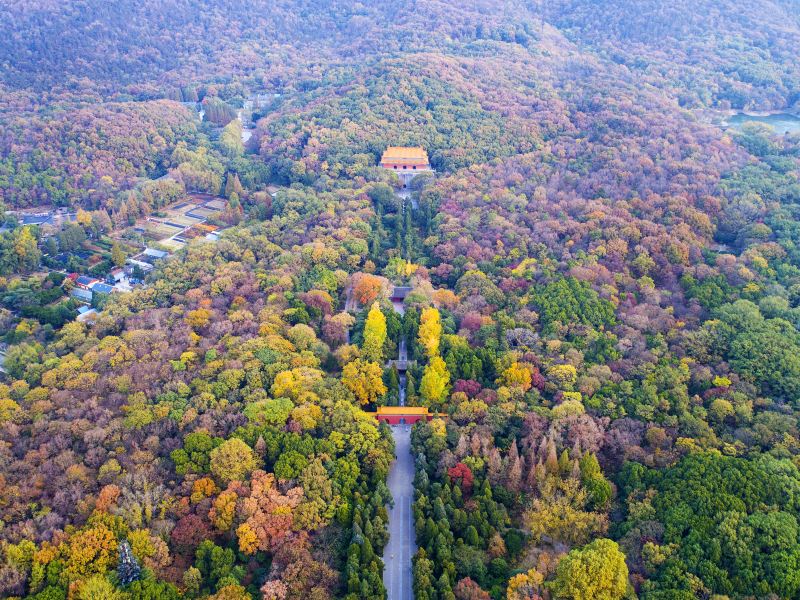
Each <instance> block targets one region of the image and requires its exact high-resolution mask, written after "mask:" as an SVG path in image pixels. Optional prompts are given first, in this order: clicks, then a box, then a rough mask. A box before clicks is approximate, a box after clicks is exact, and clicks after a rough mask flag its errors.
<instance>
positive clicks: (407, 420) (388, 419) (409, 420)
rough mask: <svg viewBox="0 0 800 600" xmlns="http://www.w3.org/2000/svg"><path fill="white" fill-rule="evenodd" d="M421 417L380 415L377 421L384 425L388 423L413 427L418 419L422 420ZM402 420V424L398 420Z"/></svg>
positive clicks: (422, 417)
mask: <svg viewBox="0 0 800 600" xmlns="http://www.w3.org/2000/svg"><path fill="white" fill-rule="evenodd" d="M424 418H425V417H424V416H423V415H408V416H405V417H404V416H403V415H381V416H379V417H378V420H379V421H383V422H384V423H388V424H389V425H403V424H405V425H413V424H414V423H416V422H417V421H419V420H420V419H424ZM401 419H403V423H401V422H400V420H401Z"/></svg>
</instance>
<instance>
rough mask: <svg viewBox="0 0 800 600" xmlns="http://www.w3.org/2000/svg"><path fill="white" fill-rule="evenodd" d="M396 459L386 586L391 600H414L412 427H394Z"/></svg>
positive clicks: (391, 479) (392, 474) (391, 485)
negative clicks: (412, 559)
mask: <svg viewBox="0 0 800 600" xmlns="http://www.w3.org/2000/svg"><path fill="white" fill-rule="evenodd" d="M392 436H393V437H394V443H395V453H396V455H397V458H396V460H395V461H394V463H393V464H392V469H391V471H390V472H389V482H388V483H389V490H391V492H392V498H394V507H393V508H391V509H390V510H389V543H388V544H386V548H385V549H384V552H383V564H384V568H383V584H384V585H385V586H386V591H387V593H388V600H413V598H414V591H413V578H412V574H411V558H412V557H413V556H414V553H415V552H416V551H417V544H416V541H415V537H416V536H415V533H414V517H413V513H412V511H411V504H412V502H413V501H414V461H413V459H412V457H411V427H410V426H408V425H396V426H394V427H392Z"/></svg>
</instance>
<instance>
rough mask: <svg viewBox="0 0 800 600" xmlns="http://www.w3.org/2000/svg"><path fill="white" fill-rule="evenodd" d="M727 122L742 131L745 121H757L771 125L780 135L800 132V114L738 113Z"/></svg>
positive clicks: (727, 119) (728, 118)
mask: <svg viewBox="0 0 800 600" xmlns="http://www.w3.org/2000/svg"><path fill="white" fill-rule="evenodd" d="M725 121H726V124H727V125H728V126H730V127H731V128H733V129H735V130H737V131H741V130H742V127H743V126H744V124H745V123H749V122H756V123H764V124H765V125H769V126H770V127H772V129H773V130H774V131H775V133H776V134H778V135H783V134H785V133H800V116H797V115H790V114H788V113H777V114H770V115H748V114H745V113H737V114H735V115H732V116H730V117H727V118H726V119H725Z"/></svg>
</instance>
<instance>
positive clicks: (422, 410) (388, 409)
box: [378, 406, 428, 415]
mask: <svg viewBox="0 0 800 600" xmlns="http://www.w3.org/2000/svg"><path fill="white" fill-rule="evenodd" d="M378 414H379V415H427V414H428V409H427V408H426V407H424V406H379V407H378Z"/></svg>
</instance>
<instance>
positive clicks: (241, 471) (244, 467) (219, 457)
mask: <svg viewBox="0 0 800 600" xmlns="http://www.w3.org/2000/svg"><path fill="white" fill-rule="evenodd" d="M209 458H210V461H209V466H210V469H211V473H212V474H213V475H214V477H216V478H217V479H218V480H219V481H221V482H222V483H225V484H227V483H229V482H231V481H241V480H243V479H244V477H245V476H246V475H248V474H249V473H251V472H253V471H254V470H255V469H256V468H258V462H259V461H258V457H257V456H256V454H255V452H253V450H252V448H250V446H248V445H247V444H245V443H244V442H243V441H242V440H240V439H239V438H231V439H229V440H227V441H225V442H223V443H222V444H221V445H220V446H219V447H217V448H214V449H213V450H212V451H211V453H210V455H209Z"/></svg>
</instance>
